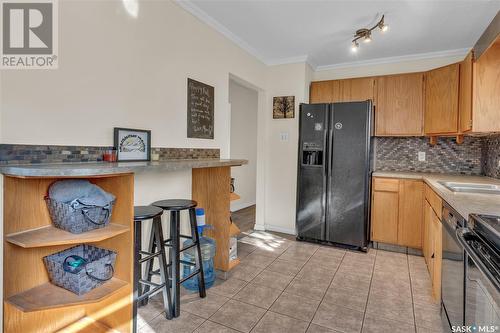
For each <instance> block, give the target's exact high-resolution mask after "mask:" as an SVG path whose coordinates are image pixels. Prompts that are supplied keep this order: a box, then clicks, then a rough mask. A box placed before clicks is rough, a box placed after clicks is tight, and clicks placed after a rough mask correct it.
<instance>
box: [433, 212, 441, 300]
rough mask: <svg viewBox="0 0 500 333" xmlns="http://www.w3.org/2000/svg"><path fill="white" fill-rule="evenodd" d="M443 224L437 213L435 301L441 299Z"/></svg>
mask: <svg viewBox="0 0 500 333" xmlns="http://www.w3.org/2000/svg"><path fill="white" fill-rule="evenodd" d="M442 227H443V226H442V224H441V221H440V220H439V218H438V217H437V215H434V218H433V221H432V228H433V231H432V235H433V239H432V245H433V246H432V248H433V253H432V255H431V256H432V257H433V258H432V259H433V261H432V266H433V267H432V276H431V279H432V296H433V297H434V300H435V301H439V300H440V299H441V265H442V261H443V244H442V232H443V230H442Z"/></svg>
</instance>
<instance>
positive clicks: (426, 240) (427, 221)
mask: <svg viewBox="0 0 500 333" xmlns="http://www.w3.org/2000/svg"><path fill="white" fill-rule="evenodd" d="M431 221H432V207H431V205H430V204H429V202H428V201H427V200H424V230H423V231H422V239H423V244H422V253H423V255H424V259H425V262H426V263H427V266H429V263H430V258H431V254H430V251H431V243H430V227H431Z"/></svg>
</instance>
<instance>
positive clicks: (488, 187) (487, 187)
mask: <svg viewBox="0 0 500 333" xmlns="http://www.w3.org/2000/svg"><path fill="white" fill-rule="evenodd" d="M439 183H440V184H441V185H443V186H444V187H446V188H447V189H448V190H450V191H452V192H463V193H479V194H499V195H500V186H499V185H492V184H474V183H457V182H439Z"/></svg>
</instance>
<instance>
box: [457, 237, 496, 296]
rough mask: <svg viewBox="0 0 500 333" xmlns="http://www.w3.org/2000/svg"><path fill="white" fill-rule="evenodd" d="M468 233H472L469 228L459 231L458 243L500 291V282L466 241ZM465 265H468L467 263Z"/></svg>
mask: <svg viewBox="0 0 500 333" xmlns="http://www.w3.org/2000/svg"><path fill="white" fill-rule="evenodd" d="M468 232H470V231H469V229H467V228H459V229H457V231H456V235H457V238H458V241H459V242H460V245H462V247H463V248H464V250H465V252H466V254H467V255H468V256H469V257H471V259H472V260H473V261H474V264H476V266H477V267H478V269H479V270H480V271H481V273H483V274H484V275H486V277H487V278H488V280H489V281H490V282H491V283H492V284H493V285H494V286H495V287H496V288H497V290H500V282H498V280H497V279H496V278H495V277H494V276H493V274H491V272H490V270H489V269H488V268H487V267H486V266H485V265H484V264H483V262H482V261H481V259H480V258H479V256H478V255H477V254H476V253H475V252H474V249H473V248H472V247H471V246H470V245H469V244H467V242H466V241H465V237H464V235H465V234H466V233H468ZM465 264H467V262H466V263H465Z"/></svg>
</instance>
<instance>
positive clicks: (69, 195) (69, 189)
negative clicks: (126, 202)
mask: <svg viewBox="0 0 500 333" xmlns="http://www.w3.org/2000/svg"><path fill="white" fill-rule="evenodd" d="M49 197H50V198H51V199H53V200H56V201H60V202H66V203H68V204H70V205H71V206H72V207H73V208H80V206H99V207H105V206H107V205H109V204H110V203H111V202H112V201H113V200H115V196H114V195H113V194H111V193H108V192H106V191H104V190H103V189H102V188H100V187H99V186H97V185H95V184H92V183H91V182H89V181H88V180H85V179H68V180H59V181H57V182H55V183H53V184H52V185H51V186H50V188H49Z"/></svg>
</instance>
